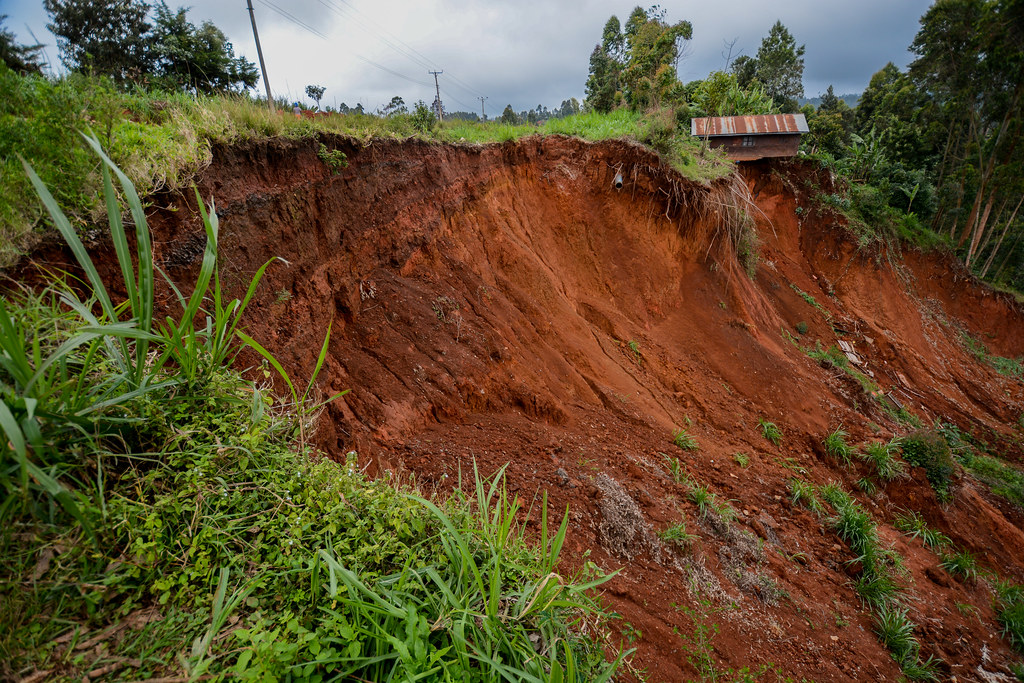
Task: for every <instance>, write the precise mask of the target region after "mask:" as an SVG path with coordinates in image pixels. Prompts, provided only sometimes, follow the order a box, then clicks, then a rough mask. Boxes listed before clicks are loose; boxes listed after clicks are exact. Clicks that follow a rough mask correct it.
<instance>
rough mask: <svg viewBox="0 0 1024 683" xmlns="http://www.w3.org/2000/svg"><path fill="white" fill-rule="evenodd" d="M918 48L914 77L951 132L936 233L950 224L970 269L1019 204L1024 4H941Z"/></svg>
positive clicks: (1002, 0) (929, 16)
mask: <svg viewBox="0 0 1024 683" xmlns="http://www.w3.org/2000/svg"><path fill="white" fill-rule="evenodd" d="M910 49H911V51H912V52H914V53H915V54H916V55H917V59H915V60H914V62H913V63H912V64H911V65H910V75H911V77H912V78H913V79H914V81H915V83H916V84H917V85H918V86H919V87H922V88H924V89H926V90H927V91H928V93H929V94H930V96H931V98H932V100H933V102H934V105H935V110H936V114H937V118H938V119H939V121H941V123H942V124H944V126H945V129H946V136H945V138H946V140H945V145H944V150H943V152H942V155H941V162H940V164H939V169H938V174H937V184H938V185H939V188H940V194H941V195H942V196H944V197H945V198H946V200H945V201H944V202H943V204H942V206H941V207H940V211H939V212H938V213H937V214H936V217H935V221H934V222H933V227H936V228H938V227H939V225H940V224H941V223H943V222H945V223H946V225H948V228H949V235H950V237H952V238H954V239H956V245H957V248H958V249H964V252H965V255H964V262H965V264H966V265H968V266H970V265H971V264H972V263H973V262H974V261H975V259H976V258H977V257H978V256H980V255H981V253H982V251H983V249H984V246H985V245H986V244H987V243H988V242H989V238H990V237H991V231H992V230H993V228H994V226H996V225H998V224H999V223H1000V222H1001V219H1002V217H1003V215H1004V214H1005V213H1006V212H1008V211H1011V210H1012V207H1013V205H1014V204H1015V203H1016V202H1014V201H1012V197H1013V194H1014V193H1013V191H1012V189H1011V188H1013V187H1014V185H1015V183H1016V182H1017V180H1018V178H1019V177H1020V174H1019V172H1018V171H1019V169H1020V166H1021V164H1022V162H1021V156H1022V153H1024V152H1022V149H1021V145H1020V144H1019V141H1020V137H1021V134H1022V133H1024V106H1022V105H1024V102H1022V99H1024V59H1021V55H1022V54H1024V7H1022V5H1021V3H1020V2H1019V0H944V1H943V2H937V3H935V4H934V5H932V6H931V8H929V10H928V11H927V12H926V13H925V15H924V16H923V17H922V18H921V30H920V31H919V32H918V34H917V36H916V37H915V38H914V42H913V43H912V44H911V47H910ZM968 206H969V207H970V208H969V209H968V208H967V207H968ZM1015 215H1016V214H1015ZM1000 242H1001V240H1000Z"/></svg>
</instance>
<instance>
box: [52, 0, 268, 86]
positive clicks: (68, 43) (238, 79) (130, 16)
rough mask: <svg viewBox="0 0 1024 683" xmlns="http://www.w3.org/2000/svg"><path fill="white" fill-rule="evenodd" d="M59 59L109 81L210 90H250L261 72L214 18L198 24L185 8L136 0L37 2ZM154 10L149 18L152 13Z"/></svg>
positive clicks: (69, 66)
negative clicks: (237, 54)
mask: <svg viewBox="0 0 1024 683" xmlns="http://www.w3.org/2000/svg"><path fill="white" fill-rule="evenodd" d="M43 6H44V7H45V8H46V11H47V12H48V13H49V14H50V19H51V22H50V23H49V24H48V25H47V28H49V29H50V30H51V31H53V33H54V34H55V35H56V36H57V47H58V48H59V50H60V55H61V62H62V63H63V64H64V66H66V67H67V68H68V69H70V70H72V71H81V72H86V73H93V74H96V75H99V76H109V77H111V78H112V79H114V81H115V82H118V83H124V82H128V81H140V80H144V79H149V80H156V82H158V83H164V84H167V85H170V86H172V87H176V88H184V89H187V90H192V91H194V92H202V93H213V92H224V91H230V90H237V89H244V88H251V87H253V86H254V85H256V81H257V78H258V76H259V72H258V71H257V70H256V66H255V65H254V64H253V63H252V62H250V61H249V60H247V59H245V58H244V57H235V54H234V48H233V46H232V45H231V42H230V41H228V39H227V37H226V36H225V35H224V33H223V32H222V31H221V30H220V29H219V28H217V27H216V26H215V25H214V24H213V23H212V22H209V21H204V22H203V23H202V24H201V25H199V26H196V25H194V24H192V23H191V22H190V21H188V18H187V13H188V10H187V8H184V7H180V8H178V9H177V10H171V9H170V8H169V7H168V5H167V3H166V2H164V1H161V2H159V3H158V4H156V5H155V6H150V5H149V4H147V3H145V2H143V1H142V0H43ZM151 10H152V16H150V12H151Z"/></svg>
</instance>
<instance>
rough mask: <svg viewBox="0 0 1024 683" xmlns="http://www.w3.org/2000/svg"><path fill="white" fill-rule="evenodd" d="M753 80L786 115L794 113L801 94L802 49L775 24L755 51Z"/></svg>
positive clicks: (780, 23)
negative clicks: (788, 112)
mask: <svg viewBox="0 0 1024 683" xmlns="http://www.w3.org/2000/svg"><path fill="white" fill-rule="evenodd" d="M756 74H757V80H759V81H760V82H761V83H762V84H763V85H764V88H765V90H766V91H767V92H768V95H769V96H771V98H772V99H774V100H775V102H776V104H778V105H779V106H780V107H782V108H783V109H785V110H786V111H796V110H797V108H798V105H797V102H796V100H797V98H798V97H802V96H803V94H804V84H803V75H804V46H803V45H801V46H799V47H797V44H796V40H795V39H794V38H793V36H792V34H790V32H789V30H788V29H787V28H786V27H785V26H783V25H782V22H781V21H776V22H775V25H774V26H772V28H771V31H769V32H768V35H767V36H766V37H765V38H764V40H762V41H761V47H760V48H758V50H757V70H756Z"/></svg>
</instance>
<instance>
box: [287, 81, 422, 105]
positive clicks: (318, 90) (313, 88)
mask: <svg viewBox="0 0 1024 683" xmlns="http://www.w3.org/2000/svg"><path fill="white" fill-rule="evenodd" d="M325 92H327V88H325V87H324V86H322V85H307V86H306V97H308V98H309V99H311V100H313V101H314V102H316V108H317V109H320V100H322V99H323V97H324V93H325ZM399 99H401V98H399ZM402 105H403V106H404V105H405V103H404V102H403V103H402Z"/></svg>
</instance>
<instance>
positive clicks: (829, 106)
mask: <svg viewBox="0 0 1024 683" xmlns="http://www.w3.org/2000/svg"><path fill="white" fill-rule="evenodd" d="M854 119H855V117H854V112H853V110H852V109H850V107H849V105H847V104H846V102H844V101H843V100H841V99H839V98H838V97H836V94H835V91H834V90H833V88H832V86H831V85H830V86H828V90H826V91H825V94H824V95H822V97H821V104H819V105H818V108H817V110H814V111H813V112H812V113H811V115H810V116H808V117H807V127H808V129H809V130H810V135H809V136H808V139H807V140H806V141H805V142H807V143H808V144H809V145H810V146H811V148H812V149H820V150H822V151H825V152H828V153H829V154H831V155H833V156H836V157H838V156H841V155H842V154H843V152H844V150H845V148H846V147H847V146H848V145H849V144H850V135H851V133H852V132H853V126H854Z"/></svg>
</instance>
